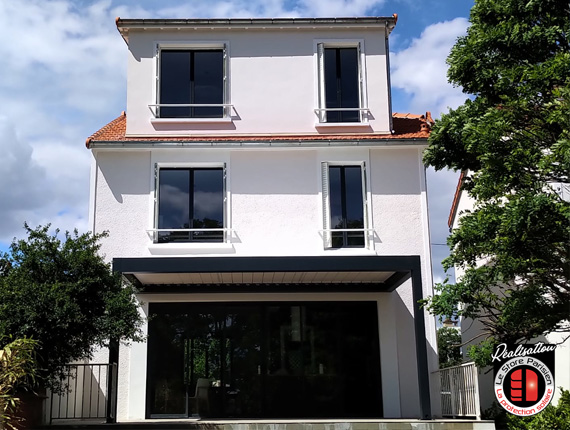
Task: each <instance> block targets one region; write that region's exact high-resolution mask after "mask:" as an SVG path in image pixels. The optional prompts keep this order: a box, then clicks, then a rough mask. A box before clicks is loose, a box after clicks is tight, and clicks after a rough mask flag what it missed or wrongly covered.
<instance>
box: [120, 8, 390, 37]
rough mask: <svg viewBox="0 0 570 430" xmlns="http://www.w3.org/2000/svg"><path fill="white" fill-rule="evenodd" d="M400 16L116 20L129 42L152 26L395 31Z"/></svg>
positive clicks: (159, 28)
mask: <svg viewBox="0 0 570 430" xmlns="http://www.w3.org/2000/svg"><path fill="white" fill-rule="evenodd" d="M397 21H398V15H397V14H393V15H392V16H372V17H346V18H229V19H210V18H208V19H194V18H193V19H123V18H119V17H117V18H116V19H115V23H116V24H117V29H118V30H119V33H121V36H123V39H125V42H127V44H128V43H129V37H128V36H129V30H131V29H149V28H155V29H158V30H164V29H166V30H168V29H175V30H180V29H184V28H187V29H199V28H219V29H223V28H230V27H231V28H232V29H235V28H242V29H251V28H261V29H268V28H273V29H283V28H316V27H324V26H326V27H330V26H331V25H334V26H335V27H336V28H354V27H359V28H363V27H386V28H387V29H388V32H391V31H392V30H393V29H394V27H395V26H396V22H397Z"/></svg>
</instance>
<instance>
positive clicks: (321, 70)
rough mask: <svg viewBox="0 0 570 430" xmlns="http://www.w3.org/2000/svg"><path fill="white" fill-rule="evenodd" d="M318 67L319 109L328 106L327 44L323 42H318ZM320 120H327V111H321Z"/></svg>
mask: <svg viewBox="0 0 570 430" xmlns="http://www.w3.org/2000/svg"><path fill="white" fill-rule="evenodd" d="M317 69H318V70H317V72H318V80H319V82H318V85H319V87H318V96H319V109H325V108H326V107H327V101H326V94H325V45H324V44H323V43H319V44H317ZM319 122H327V113H326V111H324V110H320V111H319Z"/></svg>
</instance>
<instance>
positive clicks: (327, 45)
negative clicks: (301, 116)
mask: <svg viewBox="0 0 570 430" xmlns="http://www.w3.org/2000/svg"><path fill="white" fill-rule="evenodd" d="M362 46H363V41H362V40H359V41H350V42H348V41H347V42H342V41H340V42H338V43H334V42H319V43H317V61H318V81H319V100H318V102H319V103H318V104H319V111H318V112H319V114H318V118H319V123H320V124H326V123H329V124H331V125H335V124H336V125H340V126H342V125H361V124H367V123H368V114H367V111H366V110H363V109H367V98H366V73H365V64H364V59H363V49H362ZM333 51H334V52H333ZM343 51H353V52H354V53H355V58H354V64H355V69H353V70H352V74H353V79H354V80H350V81H345V82H343V77H342V76H343V71H342V69H343V66H342V63H343V61H348V60H347V57H346V56H342V55H341V53H342V52H343ZM332 54H334V57H335V60H334V61H332V60H331V58H329V57H330V56H331V55H332ZM341 57H344V60H342V59H341ZM331 61H332V63H334V66H335V71H334V72H332V73H331V71H330V69H329V68H328V67H327V63H329V64H328V65H329V66H330V65H331V64H330V63H331ZM344 71H345V72H346V71H347V70H346V69H345V70H344ZM331 74H334V81H335V82H334V84H333V85H332V86H331V82H330V81H331V79H330V78H331ZM347 79H348V78H347ZM347 82H349V85H347ZM347 87H352V88H353V90H352V91H350V93H349V94H348V97H346V95H347V94H346V91H347ZM354 91H355V92H356V94H355V93H354ZM343 93H344V94H343ZM332 94H334V97H333V99H331V98H330V97H331V95H332ZM347 99H348V101H347ZM354 99H356V103H354ZM331 108H332V109H340V108H346V109H347V110H340V111H338V110H335V111H328V110H327V109H331ZM350 109H358V110H350Z"/></svg>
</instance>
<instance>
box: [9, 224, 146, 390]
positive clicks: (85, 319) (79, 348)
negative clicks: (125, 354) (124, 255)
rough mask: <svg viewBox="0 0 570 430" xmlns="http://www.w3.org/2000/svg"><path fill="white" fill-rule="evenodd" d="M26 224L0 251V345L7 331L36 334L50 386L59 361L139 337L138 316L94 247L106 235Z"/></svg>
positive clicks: (127, 289) (130, 296) (129, 294)
mask: <svg viewBox="0 0 570 430" xmlns="http://www.w3.org/2000/svg"><path fill="white" fill-rule="evenodd" d="M25 229H26V233H27V238H26V239H23V240H14V242H13V243H12V244H11V246H10V250H9V252H8V253H6V254H4V255H3V256H1V258H0V348H1V347H2V346H4V345H3V343H2V339H7V338H8V337H9V336H11V337H13V338H24V337H28V338H33V339H35V340H37V341H39V346H38V348H37V351H36V352H37V355H38V365H39V369H40V370H39V373H38V375H37V376H38V378H40V380H41V383H43V384H45V385H46V386H49V387H51V388H56V389H57V388H61V387H60V384H59V380H60V377H61V376H63V374H64V369H65V368H64V365H65V364H66V363H69V362H71V361H75V360H81V359H86V358H90V357H91V356H92V355H93V352H94V351H95V349H96V348H97V347H104V346H108V345H109V342H110V340H112V339H122V340H125V341H129V340H139V339H141V331H140V325H141V323H142V319H141V317H140V315H139V313H138V309H137V303H136V301H135V298H134V291H133V288H132V287H131V286H130V285H123V284H122V282H121V279H120V276H119V275H118V274H115V273H113V272H112V271H111V268H110V266H109V264H107V263H105V261H104V260H103V258H102V257H101V256H100V255H99V254H98V251H99V248H100V245H99V240H100V239H101V238H102V237H104V236H106V235H105V234H96V235H92V234H90V233H87V234H81V235H80V234H78V233H77V231H75V232H74V233H73V234H70V233H67V232H66V233H65V235H62V236H63V237H62V238H60V237H59V231H57V230H56V232H55V233H54V234H50V233H49V226H45V227H38V228H36V229H31V228H29V227H28V226H27V225H25Z"/></svg>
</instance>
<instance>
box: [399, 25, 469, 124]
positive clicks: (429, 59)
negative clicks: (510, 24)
mask: <svg viewBox="0 0 570 430" xmlns="http://www.w3.org/2000/svg"><path fill="white" fill-rule="evenodd" d="M467 26H468V21H467V19H466V18H455V19H454V20H452V21H445V22H439V23H436V24H432V25H430V26H428V27H426V29H425V30H424V31H423V32H422V34H421V35H420V37H419V38H417V39H414V40H413V41H412V42H411V44H410V46H409V47H408V48H406V49H404V50H402V51H399V52H396V53H394V54H392V55H391V57H390V62H391V66H392V74H391V79H392V86H393V87H395V88H398V89H400V90H402V91H404V92H405V93H407V94H408V95H410V96H411V102H410V111H412V112H425V111H428V110H429V111H431V112H432V113H433V114H434V115H435V116H439V114H440V113H442V112H443V113H445V112H447V110H448V108H449V107H451V108H456V107H457V106H459V105H461V104H463V102H464V101H465V99H466V98H467V96H466V95H465V94H463V93H462V92H461V89H460V88H454V87H452V86H451V85H450V84H449V83H448V82H447V69H448V67H447V64H446V63H445V60H446V58H447V56H448V55H449V51H450V50H451V47H452V46H453V45H454V44H455V42H456V40H457V38H458V37H459V36H461V35H464V34H465V31H466V29H467Z"/></svg>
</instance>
